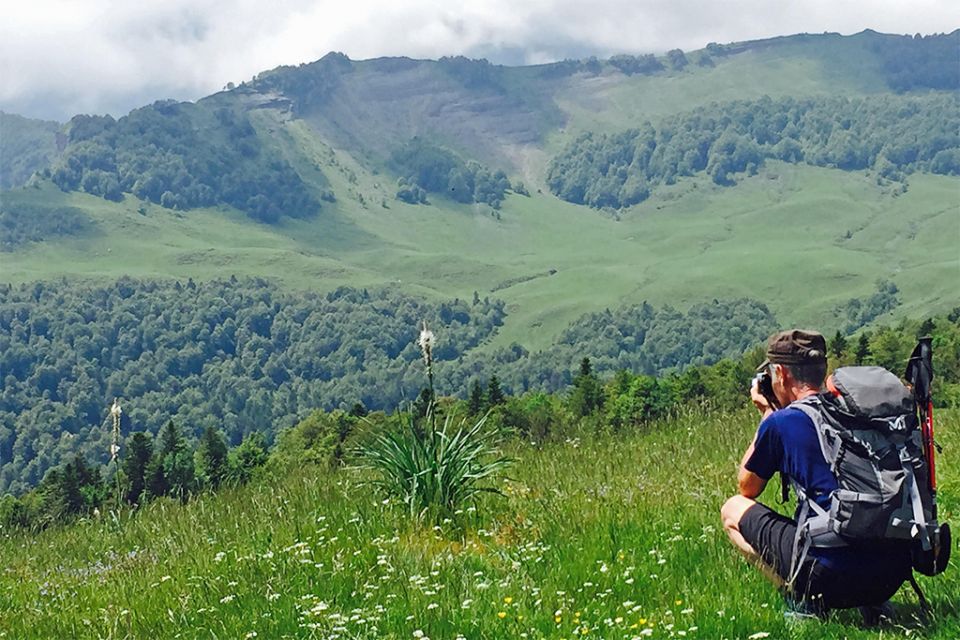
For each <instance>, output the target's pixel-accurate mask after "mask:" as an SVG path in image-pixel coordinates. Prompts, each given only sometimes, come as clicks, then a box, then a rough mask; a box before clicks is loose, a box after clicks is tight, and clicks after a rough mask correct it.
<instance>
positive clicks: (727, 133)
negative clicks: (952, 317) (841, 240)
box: [547, 94, 960, 207]
mask: <svg viewBox="0 0 960 640" xmlns="http://www.w3.org/2000/svg"><path fill="white" fill-rule="evenodd" d="M767 159H777V160H783V161H785V162H792V163H801V162H802V163H807V164H811V165H815V166H820V167H835V168H838V169H843V170H864V169H868V170H873V171H875V172H876V173H877V175H878V178H879V179H884V180H901V179H902V178H903V176H904V175H905V174H909V173H912V172H914V171H928V172H932V173H939V174H947V175H960V99H958V98H957V97H956V96H954V95H943V94H933V95H928V96H922V97H919V96H911V97H900V96H885V97H876V98H805V99H797V98H780V99H777V100H773V99H771V98H763V99H760V100H755V101H737V102H726V103H720V104H714V105H711V106H709V107H703V108H699V109H696V110H694V111H692V112H689V113H685V114H680V115H677V116H672V117H669V118H667V119H665V120H663V121H662V122H661V123H660V124H659V125H658V126H656V127H654V125H652V124H650V123H649V122H647V123H644V124H643V125H641V126H640V127H639V128H636V129H629V130H627V131H624V132H621V133H614V134H594V133H584V134H582V135H581V136H580V137H578V138H577V139H576V140H574V141H573V142H572V143H571V144H570V145H568V146H567V148H566V149H565V150H564V151H562V152H561V153H560V154H559V155H558V156H556V157H555V158H554V159H553V161H552V162H551V163H550V167H549V173H548V175H547V184H548V185H549V186H550V189H551V190H552V191H553V193H555V194H556V195H558V196H560V197H561V198H563V199H564V200H567V201H569V202H574V203H577V204H587V205H590V206H592V207H627V206H630V205H633V204H636V203H638V202H642V201H643V200H646V199H647V198H648V197H649V195H650V189H651V188H653V187H654V186H656V185H658V184H663V183H666V184H671V183H673V182H675V181H676V180H677V179H678V178H680V177H682V176H692V175H694V174H697V173H703V172H705V173H707V174H708V175H709V176H710V177H711V178H712V179H713V181H714V182H716V183H717V184H722V185H727V184H732V183H733V181H734V176H735V174H738V173H742V172H748V173H750V172H755V171H756V170H757V168H758V167H760V166H761V165H762V164H763V163H764V161H765V160H767Z"/></svg>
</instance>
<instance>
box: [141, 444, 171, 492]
mask: <svg viewBox="0 0 960 640" xmlns="http://www.w3.org/2000/svg"><path fill="white" fill-rule="evenodd" d="M169 492H170V485H169V483H167V475H166V473H164V471H163V456H161V455H160V452H159V451H154V453H153V455H152V456H151V457H150V462H148V463H147V466H146V468H145V469H144V497H145V498H147V499H152V498H159V497H161V496H165V495H167V494H168V493H169Z"/></svg>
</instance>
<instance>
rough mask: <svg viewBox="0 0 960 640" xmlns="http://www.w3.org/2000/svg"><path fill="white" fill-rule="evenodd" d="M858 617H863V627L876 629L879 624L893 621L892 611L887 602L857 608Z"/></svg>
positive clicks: (890, 605) (891, 606)
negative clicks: (858, 611)
mask: <svg viewBox="0 0 960 640" xmlns="http://www.w3.org/2000/svg"><path fill="white" fill-rule="evenodd" d="M858 609H859V610H860V615H861V616H863V625H864V626H865V627H878V626H880V623H881V622H890V621H891V620H893V614H894V609H893V605H892V604H891V603H890V601H889V600H887V601H886V602H884V603H883V604H874V605H869V606H865V607H858Z"/></svg>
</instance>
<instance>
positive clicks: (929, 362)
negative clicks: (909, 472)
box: [905, 336, 937, 519]
mask: <svg viewBox="0 0 960 640" xmlns="http://www.w3.org/2000/svg"><path fill="white" fill-rule="evenodd" d="M932 340H933V339H932V338H930V337H929V336H924V337H923V338H920V340H919V341H918V342H917V346H916V348H914V350H913V353H912V354H911V355H910V360H909V362H908V363H907V371H906V374H905V377H906V378H907V381H909V382H910V384H911V386H913V393H914V397H915V398H916V400H917V409H918V412H919V414H920V434H921V437H922V439H923V455H924V457H925V458H926V459H927V470H928V473H927V476H928V478H927V479H928V481H929V484H930V495H931V496H932V497H933V504H932V507H933V517H934V519H936V517H937V471H936V463H935V460H934V456H935V454H936V450H935V449H936V442H935V441H934V439H933V399H932V397H931V391H930V388H931V386H932V383H933V350H932V348H931V342H932Z"/></svg>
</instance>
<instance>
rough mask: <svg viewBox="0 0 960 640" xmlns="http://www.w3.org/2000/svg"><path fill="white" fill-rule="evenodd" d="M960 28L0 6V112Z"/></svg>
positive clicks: (655, 14) (647, 1) (576, 8)
mask: <svg viewBox="0 0 960 640" xmlns="http://www.w3.org/2000/svg"><path fill="white" fill-rule="evenodd" d="M957 27H960V1H958V0H860V1H853V0H722V1H720V0H580V1H571V0H482V1H475V2H470V1H467V2H464V3H462V5H461V3H457V2H450V1H449V0H347V1H342V2H331V1H328V0H270V1H268V0H120V1H118V0H0V109H2V110H4V111H7V112H13V113H20V114H22V115H27V116H31V117H43V118H50V119H56V120H61V121H63V120H66V119H68V118H69V117H70V116H71V115H73V114H76V113H111V114H113V115H115V116H119V115H123V114H124V113H126V112H128V111H129V110H130V109H132V108H134V107H137V106H140V105H143V104H146V103H149V102H152V101H154V100H157V99H160V98H177V99H183V100H193V99H196V98H199V97H202V96H204V95H207V94H209V93H212V92H214V91H217V90H219V89H221V88H222V87H223V86H224V85H225V84H226V83H227V82H240V81H243V80H249V79H250V78H251V77H252V76H254V75H255V74H257V73H258V72H260V71H263V70H266V69H271V68H273V67H276V66H278V65H281V64H298V63H300V62H309V61H311V60H315V59H317V58H319V57H321V56H323V55H324V54H325V53H327V52H328V51H342V52H343V53H346V54H347V55H348V56H350V57H351V58H353V59H357V60H359V59H364V58H371V57H377V56H396V55H405V56H410V57H418V58H437V57H440V56H443V55H455V54H464V55H468V56H473V57H486V58H487V59H489V60H490V61H492V62H496V63H502V64H524V63H538V62H546V61H553V60H559V59H563V58H568V57H571V58H576V57H585V56H589V55H597V56H601V57H604V56H608V55H611V54H613V53H651V52H663V51H666V50H667V49H671V48H674V47H679V48H681V49H685V50H690V49H698V48H701V47H703V46H704V45H706V44H707V43H708V42H721V43H722V42H731V41H736V40H748V39H754V38H763V37H769V36H776V35H787V34H793V33H800V32H809V33H820V32H823V31H836V32H840V33H844V34H850V33H856V32H858V31H862V30H863V29H865V28H871V29H875V30H877V31H881V32H886V33H908V34H913V33H923V34H930V33H941V32H949V31H953V30H954V29H956V28H957Z"/></svg>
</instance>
